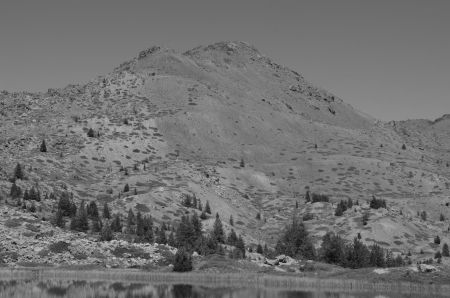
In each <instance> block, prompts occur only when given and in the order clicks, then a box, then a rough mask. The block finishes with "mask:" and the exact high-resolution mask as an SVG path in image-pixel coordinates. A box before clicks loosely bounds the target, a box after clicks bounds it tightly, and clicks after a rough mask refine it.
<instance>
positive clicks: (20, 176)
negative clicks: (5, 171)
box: [13, 163, 25, 180]
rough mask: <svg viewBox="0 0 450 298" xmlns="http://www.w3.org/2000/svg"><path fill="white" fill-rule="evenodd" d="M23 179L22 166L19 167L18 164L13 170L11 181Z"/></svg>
mask: <svg viewBox="0 0 450 298" xmlns="http://www.w3.org/2000/svg"><path fill="white" fill-rule="evenodd" d="M24 177H25V175H24V173H23V170H22V166H21V165H20V163H17V165H16V168H15V169H14V176H13V179H20V180H23V179H24Z"/></svg>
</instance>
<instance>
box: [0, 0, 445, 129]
mask: <svg viewBox="0 0 450 298" xmlns="http://www.w3.org/2000/svg"><path fill="white" fill-rule="evenodd" d="M223 40H242V41H247V42H249V43H251V44H253V45H255V46H256V47H257V48H258V49H259V50H260V52H261V53H263V54H265V55H267V56H269V57H271V58H273V59H274V60H275V61H276V62H278V63H280V64H283V65H286V66H288V67H290V68H292V69H294V70H296V71H298V72H300V73H302V74H303V75H304V76H305V77H306V78H307V79H308V80H310V81H311V82H312V83H314V84H316V85H318V86H320V87H323V88H325V89H328V90H330V91H331V92H333V93H335V94H336V95H337V96H339V97H341V98H342V99H344V100H345V101H346V102H348V103H350V104H352V105H353V106H355V107H356V108H358V109H360V110H362V111H364V112H366V113H369V114H371V115H373V116H375V117H377V118H379V119H382V120H392V119H395V120H402V119H408V118H411V119H412V118H429V119H434V118H437V117H439V116H441V115H442V114H445V113H450V1H449V0H434V1H432V0H421V1H418V0H328V1H325V0H310V1H302V0H292V1H291V0H220V1H216V0H179V1H174V0H161V1H159V0H145V1H134V0H70V1H69V0H28V1H25V0H1V3H0V90H3V89H6V90H8V91H20V90H27V91H44V90H47V89H48V88H58V87H64V86H66V85H67V84H70V83H83V82H86V81H88V80H90V79H93V78H95V77H96V76H97V75H102V74H105V73H107V72H110V71H112V69H113V68H114V67H115V66H117V65H119V64H120V63H122V62H124V61H125V60H128V59H130V58H131V57H134V56H136V55H137V53H138V52H139V51H140V50H142V49H145V48H148V47H150V46H152V45H163V46H167V47H171V48H174V49H177V50H182V51H184V50H188V49H190V48H193V47H195V46H198V45H205V44H210V43H214V42H217V41H223Z"/></svg>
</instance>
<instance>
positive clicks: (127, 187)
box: [123, 183, 130, 192]
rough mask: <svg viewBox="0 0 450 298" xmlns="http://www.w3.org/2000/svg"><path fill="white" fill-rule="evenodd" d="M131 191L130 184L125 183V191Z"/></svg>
mask: <svg viewBox="0 0 450 298" xmlns="http://www.w3.org/2000/svg"><path fill="white" fill-rule="evenodd" d="M129 191H130V186H129V185H128V183H127V184H125V186H124V188H123V192H129Z"/></svg>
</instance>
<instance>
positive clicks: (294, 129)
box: [0, 42, 450, 256]
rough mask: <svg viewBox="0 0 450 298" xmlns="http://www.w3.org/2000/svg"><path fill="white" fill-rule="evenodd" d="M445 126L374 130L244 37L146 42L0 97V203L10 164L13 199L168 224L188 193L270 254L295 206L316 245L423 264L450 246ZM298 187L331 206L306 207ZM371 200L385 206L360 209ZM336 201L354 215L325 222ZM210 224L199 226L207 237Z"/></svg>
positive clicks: (40, 211) (49, 208) (50, 212)
mask: <svg viewBox="0 0 450 298" xmlns="http://www.w3.org/2000/svg"><path fill="white" fill-rule="evenodd" d="M449 123H450V122H449V118H448V117H443V118H442V119H440V120H436V121H434V122H431V121H425V120H424V121H417V120H415V121H409V122H392V123H383V122H380V121H377V120H376V119H374V118H372V117H370V116H368V115H366V114H364V113H362V112H360V111H358V110H356V109H354V108H353V107H351V106H350V105H348V104H346V103H345V102H344V101H343V100H342V99H340V98H339V97H338V96H336V95H333V94H331V93H329V92H328V91H326V90H323V89H320V88H317V87H315V86H313V85H311V84H310V83H309V82H308V81H307V80H306V79H305V78H304V77H303V76H302V75H300V74H299V73H297V72H295V71H293V70H290V69H289V68H287V67H284V66H281V65H278V64H277V63H275V62H274V61H272V60H271V59H270V58H267V57H265V56H264V55H262V54H261V53H260V52H259V51H258V50H257V49H255V48H254V47H253V46H251V45H248V44H246V43H243V42H220V43H216V44H213V45H209V46H201V47H198V48H195V49H192V50H189V51H187V52H185V53H179V52H177V51H174V50H171V49H165V48H161V47H152V48H150V49H148V50H146V51H142V52H141V53H139V55H138V56H137V57H136V58H134V59H132V60H130V61H128V62H125V63H123V64H121V65H120V66H119V67H117V68H116V69H115V70H114V71H113V72H111V73H110V74H107V75H105V76H102V77H99V78H97V79H95V80H92V81H91V82H89V83H88V84H86V85H70V86H67V87H65V88H62V89H51V90H48V92H46V93H36V94H34V93H27V92H23V93H8V92H3V93H1V95H0V148H1V150H0V197H2V200H1V202H2V204H3V203H6V204H7V205H8V204H10V205H8V206H10V208H17V209H20V210H21V208H20V207H12V205H13V204H14V202H13V200H12V199H11V198H10V197H9V190H10V188H11V182H10V181H9V179H10V178H11V176H12V173H13V172H14V168H15V166H16V164H17V163H18V162H19V163H21V164H22V165H23V167H24V172H25V176H26V178H27V179H26V180H18V181H17V182H16V183H17V185H19V186H20V187H21V188H22V189H23V190H25V189H30V188H31V187H32V186H34V187H35V188H36V189H38V190H39V191H40V193H41V194H43V196H44V194H46V193H47V194H50V193H52V192H53V193H56V194H59V193H61V192H62V191H68V192H69V193H73V196H74V200H75V201H77V202H78V201H80V200H88V201H89V200H95V201H97V202H98V204H99V206H102V205H103V203H105V202H107V203H108V204H109V205H110V207H111V209H112V210H113V212H114V213H115V212H119V213H122V214H123V215H124V216H125V215H126V212H127V210H128V209H129V208H133V209H134V210H140V211H141V212H143V213H148V214H151V215H152V217H153V218H154V220H155V221H156V223H157V224H161V223H162V222H169V223H176V222H177V221H179V219H180V217H181V215H183V214H185V213H186V212H189V210H187V208H185V207H183V206H182V205H181V198H182V194H195V195H196V197H197V198H199V199H200V200H201V201H202V202H203V203H205V202H206V201H209V203H210V205H211V209H212V211H213V214H215V213H216V212H218V213H219V214H220V216H221V218H222V220H223V222H224V227H225V229H226V230H227V231H229V230H230V229H231V226H230V225H229V224H228V218H229V217H230V216H233V218H234V222H235V224H234V229H235V230H236V231H237V232H238V233H239V234H242V235H243V236H244V238H245V240H246V242H247V243H248V244H252V245H256V244H258V243H267V244H268V245H269V246H273V245H274V244H275V241H276V238H277V236H278V235H279V231H280V229H281V228H282V226H283V225H284V224H285V223H286V221H287V220H289V219H290V218H291V216H292V213H293V212H295V208H294V207H295V202H296V201H297V202H299V210H297V212H299V213H301V215H304V214H313V219H312V220H309V221H307V222H306V223H307V226H308V228H309V229H310V230H311V232H312V233H313V235H314V239H315V240H316V243H319V240H320V237H321V236H323V235H324V234H325V233H326V232H327V231H330V230H333V231H335V232H338V233H340V234H341V235H343V236H344V237H345V238H347V239H352V238H353V237H355V236H356V235H357V233H361V235H362V237H363V240H365V241H366V242H367V243H378V244H380V245H382V246H383V247H385V248H391V249H394V250H396V251H399V252H403V253H406V252H407V251H409V250H411V251H412V252H413V253H416V254H417V253H419V251H420V250H421V249H422V250H424V251H425V252H426V253H429V254H426V256H430V255H431V254H432V253H433V252H434V251H435V250H436V245H434V244H433V243H432V242H433V238H434V237H435V236H436V235H440V236H441V238H442V239H443V242H445V241H446V242H450V238H449V237H448V235H447V228H448V220H445V221H439V215H440V214H441V213H442V214H443V215H444V217H445V218H450V212H449V211H450V210H449V209H450V208H449V207H448V206H446V203H447V202H450V199H449V197H448V196H449V186H450V184H449V183H450V180H449V177H450V176H449V174H450V168H449V167H448V166H446V161H447V159H448V157H447V154H448V149H447V148H449V145H450V144H448V141H447V140H448V138H446V137H447V136H448V132H449V130H448V129H447V127H448V125H449ZM91 128H92V129H93V130H94V132H95V135H94V137H88V135H87V132H88V130H89V129H91ZM42 140H45V141H46V143H47V148H48V152H40V150H39V146H40V144H41V142H42ZM403 144H405V147H404V148H405V149H402V145H403ZM241 160H242V162H241ZM438 161H439V162H438ZM126 184H128V185H129V186H130V189H131V190H130V191H129V192H126V193H124V186H125V185H126ZM308 187H309V189H310V190H311V191H312V192H316V193H323V194H328V195H329V196H330V197H331V203H314V204H311V203H307V202H305V199H304V194H305V189H307V188H308ZM372 195H375V196H376V197H378V198H383V199H386V200H387V202H388V206H389V208H388V210H385V209H379V210H373V209H370V208H369V206H368V204H367V202H368V200H370V199H371V198H372ZM347 198H351V199H354V200H355V201H356V200H358V201H359V202H360V206H355V207H354V208H353V209H352V210H348V211H346V212H345V214H344V216H342V217H337V216H334V209H335V206H336V203H337V202H338V201H339V200H340V199H347ZM36 204H37V212H36V213H34V214H35V215H36V217H37V218H38V219H41V218H42V217H45V218H46V219H49V218H52V217H53V216H54V212H55V208H56V204H57V202H56V201H52V200H51V199H44V200H43V201H41V202H38V203H36ZM421 211H426V212H427V213H428V219H427V221H423V220H421V219H420V217H418V216H417V212H421ZM18 212H22V211H18ZM23 212H25V211H23ZM366 212H369V213H370V220H369V222H368V224H367V225H366V226H363V225H362V215H363V214H364V213H366ZM258 213H259V214H261V219H260V220H259V219H257V218H256V217H257V214H258ZM18 216H19V215H18ZM213 221H214V216H211V217H210V218H209V219H207V220H205V221H203V224H204V227H205V229H206V230H207V229H209V228H210V227H211V226H212V224H213ZM4 230H5V231H4V232H5V233H8V232H7V229H6V228H5V229H4ZM11 233H13V232H11ZM36 233H38V232H35V234H29V235H30V236H29V237H34V236H35V235H36ZM13 240H14V239H12V240H11V241H13Z"/></svg>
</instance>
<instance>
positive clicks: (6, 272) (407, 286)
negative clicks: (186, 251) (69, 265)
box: [0, 268, 450, 295]
mask: <svg viewBox="0 0 450 298" xmlns="http://www.w3.org/2000/svg"><path fill="white" fill-rule="evenodd" d="M8 280H76V281H103V282H108V281H109V282H130V283H152V284H191V285H197V286H206V287H208V286H210V287H211V286H214V287H234V288H268V289H274V290H281V289H282V290H302V291H305V290H312V291H317V290H318V289H319V290H320V291H321V292H346V293H347V292H348V293H367V292H376V293H402V294H405V293H411V294H427V295H430V294H432V295H444V294H448V293H449V292H450V285H446V284H430V283H414V282H408V281H391V282H386V281H366V280H358V279H339V278H317V277H303V276H294V275H275V274H267V273H259V274H258V273H210V272H207V273H205V272H189V273H176V272H156V271H143V270H139V269H105V270H71V269H64V270H61V269H54V268H11V269H5V268H2V269H0V281H8Z"/></svg>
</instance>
